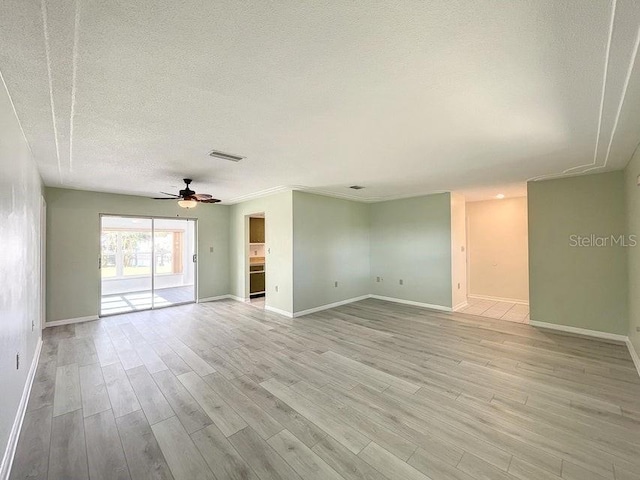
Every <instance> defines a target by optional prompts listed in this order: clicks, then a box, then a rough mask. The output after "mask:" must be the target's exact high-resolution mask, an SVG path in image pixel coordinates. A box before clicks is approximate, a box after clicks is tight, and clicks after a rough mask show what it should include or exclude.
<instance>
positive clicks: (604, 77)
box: [527, 0, 635, 182]
mask: <svg viewBox="0 0 640 480" xmlns="http://www.w3.org/2000/svg"><path fill="white" fill-rule="evenodd" d="M616 6H617V0H613V2H611V17H610V20H609V35H608V36H607V49H606V52H605V57H604V72H603V74H602V91H601V94H600V108H599V112H598V130H597V132H596V145H595V147H594V149H593V162H591V163H587V164H584V165H577V166H575V167H571V168H567V169H565V170H563V171H562V173H555V174H554V173H552V174H546V175H538V176H537V177H533V178H529V179H527V182H535V181H538V180H546V179H549V178H559V177H564V176H573V175H581V174H582V173H584V172H582V171H581V172H576V173H569V172H572V171H573V170H578V169H580V168H584V167H593V168H590V169H589V170H594V169H596V168H604V166H606V162H605V165H603V166H602V167H597V166H595V165H596V163H597V161H598V146H599V145H600V134H601V129H602V115H603V113H604V99H605V95H606V93H607V76H608V73H609V57H610V53H611V40H612V38H613V26H614V23H615V19H616ZM634 56H635V55H634ZM632 61H634V60H633V59H632ZM625 92H626V88H625ZM618 115H620V111H618ZM617 122H618V120H617V118H616V124H617ZM612 139H613V134H612V135H611V140H612ZM609 147H611V141H610V142H609ZM607 157H608V151H607ZM594 166H595V167H594ZM587 171H588V170H587Z"/></svg>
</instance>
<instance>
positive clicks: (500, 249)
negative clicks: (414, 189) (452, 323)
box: [460, 197, 529, 323]
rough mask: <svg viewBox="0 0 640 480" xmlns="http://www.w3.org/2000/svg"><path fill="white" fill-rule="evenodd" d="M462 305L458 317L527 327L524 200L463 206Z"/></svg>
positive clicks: (497, 201)
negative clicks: (464, 300) (464, 315)
mask: <svg viewBox="0 0 640 480" xmlns="http://www.w3.org/2000/svg"><path fill="white" fill-rule="evenodd" d="M466 218H467V225H466V232H467V267H468V272H467V279H468V293H467V295H468V306H467V307H466V308H463V309H461V310H460V311H461V312H464V313H468V314H472V315H479V316H482V317H489V318H494V319H500V320H507V321H510V322H516V323H529V253H528V221H527V198H526V197H512V198H499V199H495V200H483V201H478V202H468V203H467V204H466Z"/></svg>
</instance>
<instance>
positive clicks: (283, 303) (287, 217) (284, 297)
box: [229, 192, 293, 313]
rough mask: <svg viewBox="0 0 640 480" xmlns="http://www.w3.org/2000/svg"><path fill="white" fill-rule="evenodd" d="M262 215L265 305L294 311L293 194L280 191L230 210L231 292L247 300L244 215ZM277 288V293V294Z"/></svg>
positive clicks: (245, 220)
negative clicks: (264, 255) (264, 257)
mask: <svg viewBox="0 0 640 480" xmlns="http://www.w3.org/2000/svg"><path fill="white" fill-rule="evenodd" d="M262 212H264V214H265V243H266V245H265V249H266V250H267V253H266V275H265V278H266V292H267V295H266V305H267V306H269V307H272V308H276V309H278V310H282V311H284V312H287V313H292V312H293V253H292V252H293V192H283V193H278V194H275V195H270V196H267V197H262V198H258V199H256V200H250V201H247V202H243V203H239V204H236V205H232V206H231V207H230V230H229V232H230V245H229V247H230V248H229V258H230V289H231V294H232V295H235V296H236V297H239V298H248V296H249V283H248V276H247V274H246V272H247V270H248V268H249V267H248V265H247V262H248V260H247V258H248V256H249V250H248V246H247V245H248V241H249V240H248V239H249V235H248V229H247V224H248V220H247V215H251V214H254V213H262ZM276 286H277V287H278V291H277V292H276Z"/></svg>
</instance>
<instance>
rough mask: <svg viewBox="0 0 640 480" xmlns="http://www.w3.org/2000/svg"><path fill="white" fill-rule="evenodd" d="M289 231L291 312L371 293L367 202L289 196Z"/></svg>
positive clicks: (310, 196)
mask: <svg viewBox="0 0 640 480" xmlns="http://www.w3.org/2000/svg"><path fill="white" fill-rule="evenodd" d="M293 232H294V237H293V265H294V270H293V280H294V290H293V292H294V296H293V298H294V311H295V312H300V311H303V310H308V309H310V308H315V307H319V306H322V305H327V304H330V303H334V302H339V301H341V300H346V299H349V298H354V297H359V296H362V295H367V294H369V293H370V287H371V283H370V265H369V205H368V204H366V203H360V202H352V201H349V200H341V199H338V198H331V197H325V196H322V195H314V194H310V193H304V192H293ZM336 281H337V282H338V286H337V287H335V282H336Z"/></svg>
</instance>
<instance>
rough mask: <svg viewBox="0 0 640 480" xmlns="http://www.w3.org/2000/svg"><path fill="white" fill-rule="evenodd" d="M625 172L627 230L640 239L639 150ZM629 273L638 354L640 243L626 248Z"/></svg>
mask: <svg viewBox="0 0 640 480" xmlns="http://www.w3.org/2000/svg"><path fill="white" fill-rule="evenodd" d="M624 174H625V194H626V200H627V205H626V207H627V209H626V211H627V232H628V233H629V235H636V236H637V237H636V240H638V241H640V186H638V185H637V181H638V175H640V151H637V152H636V154H635V155H634V157H633V158H632V159H631V161H630V162H629V165H627V168H626V169H625V171H624ZM627 260H628V273H629V333H628V334H629V339H630V340H631V343H632V344H633V346H634V348H635V350H636V352H637V353H638V354H639V355H640V244H639V245H637V246H636V247H634V248H629V249H628V259H627Z"/></svg>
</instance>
